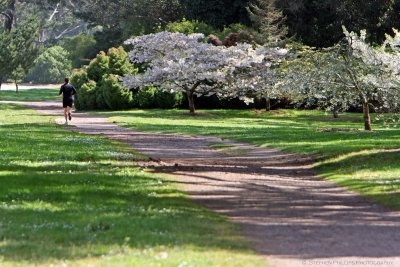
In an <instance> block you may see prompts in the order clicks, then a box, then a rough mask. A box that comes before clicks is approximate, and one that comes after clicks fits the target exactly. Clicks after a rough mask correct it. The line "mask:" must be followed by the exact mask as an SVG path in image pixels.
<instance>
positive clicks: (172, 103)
mask: <svg viewBox="0 0 400 267" xmlns="http://www.w3.org/2000/svg"><path fill="white" fill-rule="evenodd" d="M154 97H155V100H154V104H155V106H154V107H157V108H162V109H171V108H179V107H180V106H181V105H182V102H183V94H182V93H170V92H164V91H162V90H157V92H156V95H155V96H154Z"/></svg>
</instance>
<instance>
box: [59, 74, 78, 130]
mask: <svg viewBox="0 0 400 267" xmlns="http://www.w3.org/2000/svg"><path fill="white" fill-rule="evenodd" d="M64 81H65V83H64V84H63V85H62V86H61V89H60V95H62V96H63V108H64V117H65V125H68V119H69V120H71V119H72V115H71V109H72V105H73V103H74V97H73V95H75V94H76V90H75V87H74V86H72V85H71V84H70V83H69V79H68V78H65V80H64Z"/></svg>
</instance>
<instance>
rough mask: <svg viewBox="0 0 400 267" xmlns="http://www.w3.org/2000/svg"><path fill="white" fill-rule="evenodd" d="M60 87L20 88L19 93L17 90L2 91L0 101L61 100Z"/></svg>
mask: <svg viewBox="0 0 400 267" xmlns="http://www.w3.org/2000/svg"><path fill="white" fill-rule="evenodd" d="M58 92H59V89H29V90H20V91H19V92H18V93H17V92H15V91H1V90H0V101H24V102H33V101H48V100H59V99H60V97H59V96H58Z"/></svg>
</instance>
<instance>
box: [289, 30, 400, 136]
mask: <svg viewBox="0 0 400 267" xmlns="http://www.w3.org/2000/svg"><path fill="white" fill-rule="evenodd" d="M344 33H345V39H344V41H343V43H342V44H340V45H337V46H336V47H332V48H329V49H325V50H322V51H321V50H313V49H309V50H308V51H307V52H305V53H303V54H302V55H301V56H299V58H297V59H296V60H294V61H293V62H292V63H291V64H290V65H291V66H290V67H289V72H288V74H287V77H286V85H289V86H291V87H292V88H294V89H295V90H297V92H299V95H304V96H307V97H308V98H309V99H314V100H317V101H320V102H323V103H324V105H325V106H326V107H327V109H329V110H331V111H334V112H335V111H337V110H338V109H344V110H345V109H347V108H348V107H349V106H350V105H357V104H360V105H361V106H362V108H363V117H364V128H365V130H367V131H370V130H372V127H371V118H370V106H371V105H374V108H375V109H376V110H378V109H386V110H389V109H392V108H395V107H396V106H397V103H396V102H397V101H398V100H399V98H398V93H399V92H398V90H397V88H396V87H397V84H398V82H397V80H398V77H397V76H398V74H396V72H395V71H394V69H396V68H395V67H393V68H392V69H391V68H389V65H390V64H389V62H393V60H394V58H393V55H394V53H393V52H387V51H386V50H385V48H384V47H383V46H382V47H373V46H371V45H370V44H369V43H368V42H367V41H366V32H365V31H362V32H361V34H360V35H358V34H356V33H349V32H347V31H346V30H344ZM387 45H388V44H386V46H387ZM397 62H399V61H397ZM393 66H395V64H393Z"/></svg>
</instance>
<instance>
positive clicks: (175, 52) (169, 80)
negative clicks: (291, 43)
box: [123, 32, 287, 97]
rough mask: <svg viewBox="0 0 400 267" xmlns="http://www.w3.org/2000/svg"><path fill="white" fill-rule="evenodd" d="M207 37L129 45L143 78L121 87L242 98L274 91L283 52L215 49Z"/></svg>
mask: <svg viewBox="0 0 400 267" xmlns="http://www.w3.org/2000/svg"><path fill="white" fill-rule="evenodd" d="M203 39H204V35H202V34H191V35H185V34H181V33H170V32H161V33H157V34H150V35H144V36H139V37H136V38H134V39H130V40H128V41H126V44H127V45H131V46H132V47H133V49H132V51H131V52H130V54H129V56H130V60H131V62H132V63H134V64H143V65H144V66H145V67H146V69H145V71H144V73H143V74H136V75H127V76H125V78H124V79H123V85H124V86H125V87H127V88H140V87H143V86H148V85H153V86H157V87H159V88H162V89H163V90H168V91H170V92H185V93H188V94H189V93H194V94H197V95H211V94H218V95H221V96H225V97H242V96H245V95H249V94H250V93H251V92H253V93H254V92H259V91H263V90H266V89H267V88H270V86H269V84H271V82H272V81H271V80H270V75H269V73H270V69H271V67H272V66H273V64H276V63H274V62H278V61H279V60H280V59H281V58H283V57H285V56H286V54H287V51H286V50H283V49H267V48H265V47H261V46H257V47H253V46H252V45H249V44H238V45H237V46H233V47H229V48H228V47H224V46H214V45H212V44H208V43H205V42H202V40H203Z"/></svg>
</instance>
